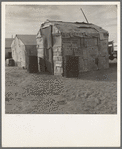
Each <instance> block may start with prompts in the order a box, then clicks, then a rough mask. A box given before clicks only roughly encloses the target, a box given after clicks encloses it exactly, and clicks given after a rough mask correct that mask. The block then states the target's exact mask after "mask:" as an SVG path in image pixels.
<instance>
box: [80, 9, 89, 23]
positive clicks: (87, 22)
mask: <svg viewBox="0 0 122 149" xmlns="http://www.w3.org/2000/svg"><path fill="white" fill-rule="evenodd" d="M80 10H81V11H82V13H83V15H84V17H85V19H86V22H87V23H89V22H88V20H87V18H86V16H85V14H84V12H83V10H82V8H81V9H80Z"/></svg>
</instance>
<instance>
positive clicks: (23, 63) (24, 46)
mask: <svg viewBox="0 0 122 149" xmlns="http://www.w3.org/2000/svg"><path fill="white" fill-rule="evenodd" d="M11 49H12V58H13V59H14V61H15V64H16V66H18V67H22V68H27V70H28V71H29V72H37V71H38V63H37V49H36V35H16V36H15V38H14V40H13V42H12V45H11Z"/></svg>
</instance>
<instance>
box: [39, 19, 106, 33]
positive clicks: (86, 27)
mask: <svg viewBox="0 0 122 149" xmlns="http://www.w3.org/2000/svg"><path fill="white" fill-rule="evenodd" d="M46 24H52V25H54V26H56V27H57V28H58V30H59V31H60V32H61V33H81V34H82V33H86V34H96V35H99V34H100V33H108V31H106V30H104V29H102V28H101V27H99V26H97V25H94V24H92V23H85V22H62V21H50V20H47V21H46V22H44V23H43V24H42V25H41V27H42V28H43V27H45V26H46Z"/></svg>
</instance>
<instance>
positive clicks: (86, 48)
mask: <svg viewBox="0 0 122 149" xmlns="http://www.w3.org/2000/svg"><path fill="white" fill-rule="evenodd" d="M108 37H109V33H108V31H106V30H104V29H102V28H101V27H99V26H97V25H94V24H91V23H84V22H62V21H49V20H47V21H46V22H44V23H42V24H41V27H40V29H39V32H38V33H37V37H36V40H37V55H38V70H39V71H48V72H50V73H51V74H54V75H55V74H58V75H63V76H66V77H77V76H78V75H79V73H82V72H87V71H92V70H99V69H106V68H109V55H108Z"/></svg>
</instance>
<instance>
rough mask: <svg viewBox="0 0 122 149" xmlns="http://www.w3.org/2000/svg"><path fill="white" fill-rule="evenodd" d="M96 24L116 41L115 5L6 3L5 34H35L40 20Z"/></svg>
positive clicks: (7, 35)
mask: <svg viewBox="0 0 122 149" xmlns="http://www.w3.org/2000/svg"><path fill="white" fill-rule="evenodd" d="M80 8H82V9H83V11H84V13H85V15H86V17H87V19H88V21H89V23H93V24H96V25H98V26H100V27H102V28H103V29H105V30H107V31H108V32H109V35H110V36H109V40H114V41H115V42H116V41H117V7H116V5H91V6H90V5H75V6H72V5H6V7H5V12H6V14H5V16H6V19H5V36H6V38H9V37H11V36H12V35H15V34H37V32H38V30H39V28H40V25H41V23H42V22H44V21H46V20H47V19H49V20H59V21H67V22H76V21H77V22H78V21H79V22H83V21H84V22H86V21H85V18H84V16H83V14H82V12H81V10H80Z"/></svg>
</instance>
